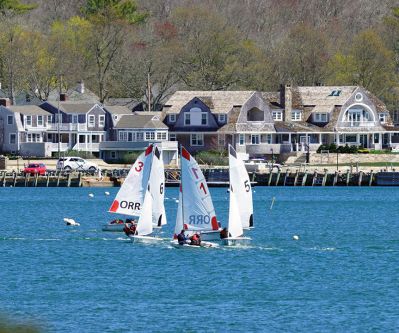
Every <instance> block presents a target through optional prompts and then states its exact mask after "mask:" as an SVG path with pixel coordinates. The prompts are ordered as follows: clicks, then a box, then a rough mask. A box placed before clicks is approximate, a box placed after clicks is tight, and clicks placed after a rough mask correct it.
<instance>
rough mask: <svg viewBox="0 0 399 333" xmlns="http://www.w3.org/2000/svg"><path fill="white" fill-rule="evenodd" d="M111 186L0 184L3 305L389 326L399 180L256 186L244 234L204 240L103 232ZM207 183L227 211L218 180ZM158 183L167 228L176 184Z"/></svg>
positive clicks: (200, 321)
mask: <svg viewBox="0 0 399 333" xmlns="http://www.w3.org/2000/svg"><path fill="white" fill-rule="evenodd" d="M117 190H118V189H117V188H109V189H104V188H102V189H92V188H0V205H1V206H0V207H1V214H0V281H1V288H0V316H1V315H4V316H6V317H7V318H9V319H10V320H14V321H22V322H25V321H29V322H33V323H34V324H35V325H38V326H39V327H40V328H41V330H43V331H46V332H398V331H399V305H398V304H399V219H398V217H399V204H398V198H399V195H398V193H399V192H398V189H396V188H380V187H373V188H369V187H361V188H358V187H357V188H353V187H352V188H347V187H339V188H338V187H335V188H331V187H330V188H323V187H317V188H316V187H313V188H311V187H306V188H305V187H289V188H282V187H255V188H254V210H255V214H254V222H255V226H256V227H255V229H253V230H251V231H250V232H249V235H250V236H251V237H252V239H253V241H252V245H251V246H249V247H246V248H213V249H212V248H211V249H175V248H173V247H171V246H170V245H169V244H168V242H165V243H163V244H160V245H147V246H146V245H139V244H132V243H131V242H130V241H129V240H127V239H126V237H125V236H124V235H122V234H118V233H106V232H102V231H101V225H102V224H103V223H105V222H107V221H109V220H111V219H113V218H115V216H112V215H111V214H109V213H107V210H108V208H109V206H110V204H111V202H112V199H113V196H114V195H115V193H116V191H117ZM105 191H109V192H110V195H109V196H107V195H106V194H105ZM90 193H92V194H93V195H94V196H89V194H90ZM211 193H212V196H213V199H214V205H215V209H216V213H217V215H218V220H220V221H221V223H222V225H226V222H227V221H226V219H227V216H228V193H227V192H226V188H212V189H211ZM166 197H167V200H166V212H167V218H168V223H169V224H168V225H167V226H166V227H165V228H164V231H163V234H162V236H163V237H171V236H172V230H173V226H174V220H175V216H176V210H177V203H176V199H177V197H178V189H177V188H168V189H167V190H166ZM273 197H275V202H274V205H273V208H272V210H270V206H271V203H272V198H273ZM66 217H67V218H73V219H74V220H76V221H77V222H79V223H80V226H78V227H70V226H66V225H65V223H64V222H63V219H64V218H66ZM294 235H297V236H299V240H294V239H293V236H294Z"/></svg>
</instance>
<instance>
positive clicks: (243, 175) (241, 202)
mask: <svg viewBox="0 0 399 333" xmlns="http://www.w3.org/2000/svg"><path fill="white" fill-rule="evenodd" d="M229 178H230V200H229V222H228V237H227V238H224V239H222V244H223V245H228V246H234V245H247V244H249V243H250V241H251V238H249V237H244V236H243V235H244V229H248V228H251V227H253V202H252V189H251V182H250V180H249V176H248V172H247V170H246V168H245V165H244V162H243V161H242V160H241V159H240V158H239V157H237V153H236V151H235V150H234V148H233V147H232V146H231V145H229Z"/></svg>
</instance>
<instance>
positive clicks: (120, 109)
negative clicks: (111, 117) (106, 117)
mask: <svg viewBox="0 0 399 333" xmlns="http://www.w3.org/2000/svg"><path fill="white" fill-rule="evenodd" d="M103 108H104V109H105V110H107V111H108V112H109V113H111V114H122V115H123V114H132V110H130V109H129V108H127V107H126V106H120V105H114V106H111V105H107V106H104V107H103Z"/></svg>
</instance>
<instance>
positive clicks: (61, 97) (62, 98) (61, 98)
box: [60, 93, 67, 102]
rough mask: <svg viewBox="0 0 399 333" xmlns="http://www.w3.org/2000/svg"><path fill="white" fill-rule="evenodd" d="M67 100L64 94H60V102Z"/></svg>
mask: <svg viewBox="0 0 399 333" xmlns="http://www.w3.org/2000/svg"><path fill="white" fill-rule="evenodd" d="M66 100H67V95H66V94H65V93H61V94H60V102H65V101H66Z"/></svg>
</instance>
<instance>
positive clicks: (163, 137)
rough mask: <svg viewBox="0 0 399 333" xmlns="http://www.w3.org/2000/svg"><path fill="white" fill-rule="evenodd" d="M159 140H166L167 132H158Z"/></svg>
mask: <svg viewBox="0 0 399 333" xmlns="http://www.w3.org/2000/svg"><path fill="white" fill-rule="evenodd" d="M157 140H166V132H157Z"/></svg>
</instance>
